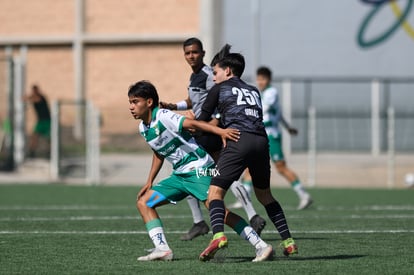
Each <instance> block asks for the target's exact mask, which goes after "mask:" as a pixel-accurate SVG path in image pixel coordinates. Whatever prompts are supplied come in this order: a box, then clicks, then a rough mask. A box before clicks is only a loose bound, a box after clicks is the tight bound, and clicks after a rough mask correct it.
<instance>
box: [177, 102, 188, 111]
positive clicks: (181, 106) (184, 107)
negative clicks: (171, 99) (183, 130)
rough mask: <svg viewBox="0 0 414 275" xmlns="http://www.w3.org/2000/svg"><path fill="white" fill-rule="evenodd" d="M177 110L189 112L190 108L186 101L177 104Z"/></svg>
mask: <svg viewBox="0 0 414 275" xmlns="http://www.w3.org/2000/svg"><path fill="white" fill-rule="evenodd" d="M176 105H177V110H187V109H188V106H187V102H186V101H185V100H183V101H180V102H177V103H176Z"/></svg>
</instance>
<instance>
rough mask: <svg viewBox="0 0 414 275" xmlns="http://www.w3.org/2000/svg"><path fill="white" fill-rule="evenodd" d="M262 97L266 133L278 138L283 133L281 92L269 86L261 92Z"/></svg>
mask: <svg viewBox="0 0 414 275" xmlns="http://www.w3.org/2000/svg"><path fill="white" fill-rule="evenodd" d="M261 97H262V110H263V123H264V125H265V129H266V133H267V134H268V135H272V136H273V137H275V138H276V137H278V136H279V135H281V134H282V132H281V129H280V125H279V123H280V120H281V116H282V110H281V108H280V104H279V93H278V91H277V90H276V88H274V87H271V86H268V87H267V88H266V89H264V90H263V91H262V92H261Z"/></svg>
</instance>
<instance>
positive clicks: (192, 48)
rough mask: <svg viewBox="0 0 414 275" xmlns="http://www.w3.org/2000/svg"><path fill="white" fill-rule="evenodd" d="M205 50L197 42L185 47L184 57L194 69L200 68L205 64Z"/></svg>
mask: <svg viewBox="0 0 414 275" xmlns="http://www.w3.org/2000/svg"><path fill="white" fill-rule="evenodd" d="M203 57H204V51H202V50H201V49H200V47H199V46H198V45H197V44H192V45H189V46H186V47H184V58H185V60H186V61H187V63H188V65H190V66H191V68H193V69H198V68H199V67H200V66H201V65H202V64H203Z"/></svg>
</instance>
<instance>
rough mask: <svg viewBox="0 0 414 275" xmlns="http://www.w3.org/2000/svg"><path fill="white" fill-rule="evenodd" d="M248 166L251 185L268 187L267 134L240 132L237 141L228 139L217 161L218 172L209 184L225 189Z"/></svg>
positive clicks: (262, 187) (260, 187) (261, 187)
mask: <svg viewBox="0 0 414 275" xmlns="http://www.w3.org/2000/svg"><path fill="white" fill-rule="evenodd" d="M246 168H249V171H250V174H251V176H252V182H253V186H254V187H256V188H259V189H266V188H269V187H270V157H269V142H268V139H267V136H261V135H257V134H252V133H247V132H241V133H240V139H239V141H238V142H233V141H228V142H227V146H226V147H225V148H224V149H223V151H222V152H221V154H220V158H219V160H218V163H217V171H218V174H217V175H216V176H214V177H213V179H212V180H211V185H216V186H219V187H221V188H223V189H225V190H227V189H229V187H230V185H231V184H232V183H233V182H234V181H236V180H238V179H239V178H240V176H241V174H242V173H243V171H244V170H245V169H246Z"/></svg>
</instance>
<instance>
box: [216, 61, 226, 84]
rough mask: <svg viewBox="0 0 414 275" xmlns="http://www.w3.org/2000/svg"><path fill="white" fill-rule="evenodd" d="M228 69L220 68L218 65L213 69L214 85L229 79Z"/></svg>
mask: <svg viewBox="0 0 414 275" xmlns="http://www.w3.org/2000/svg"><path fill="white" fill-rule="evenodd" d="M229 71H230V69H229V68H224V69H223V68H221V67H220V66H219V65H215V66H214V67H213V75H214V77H213V81H214V83H216V84H219V83H221V82H223V81H225V80H227V79H229V75H230V74H229Z"/></svg>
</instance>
